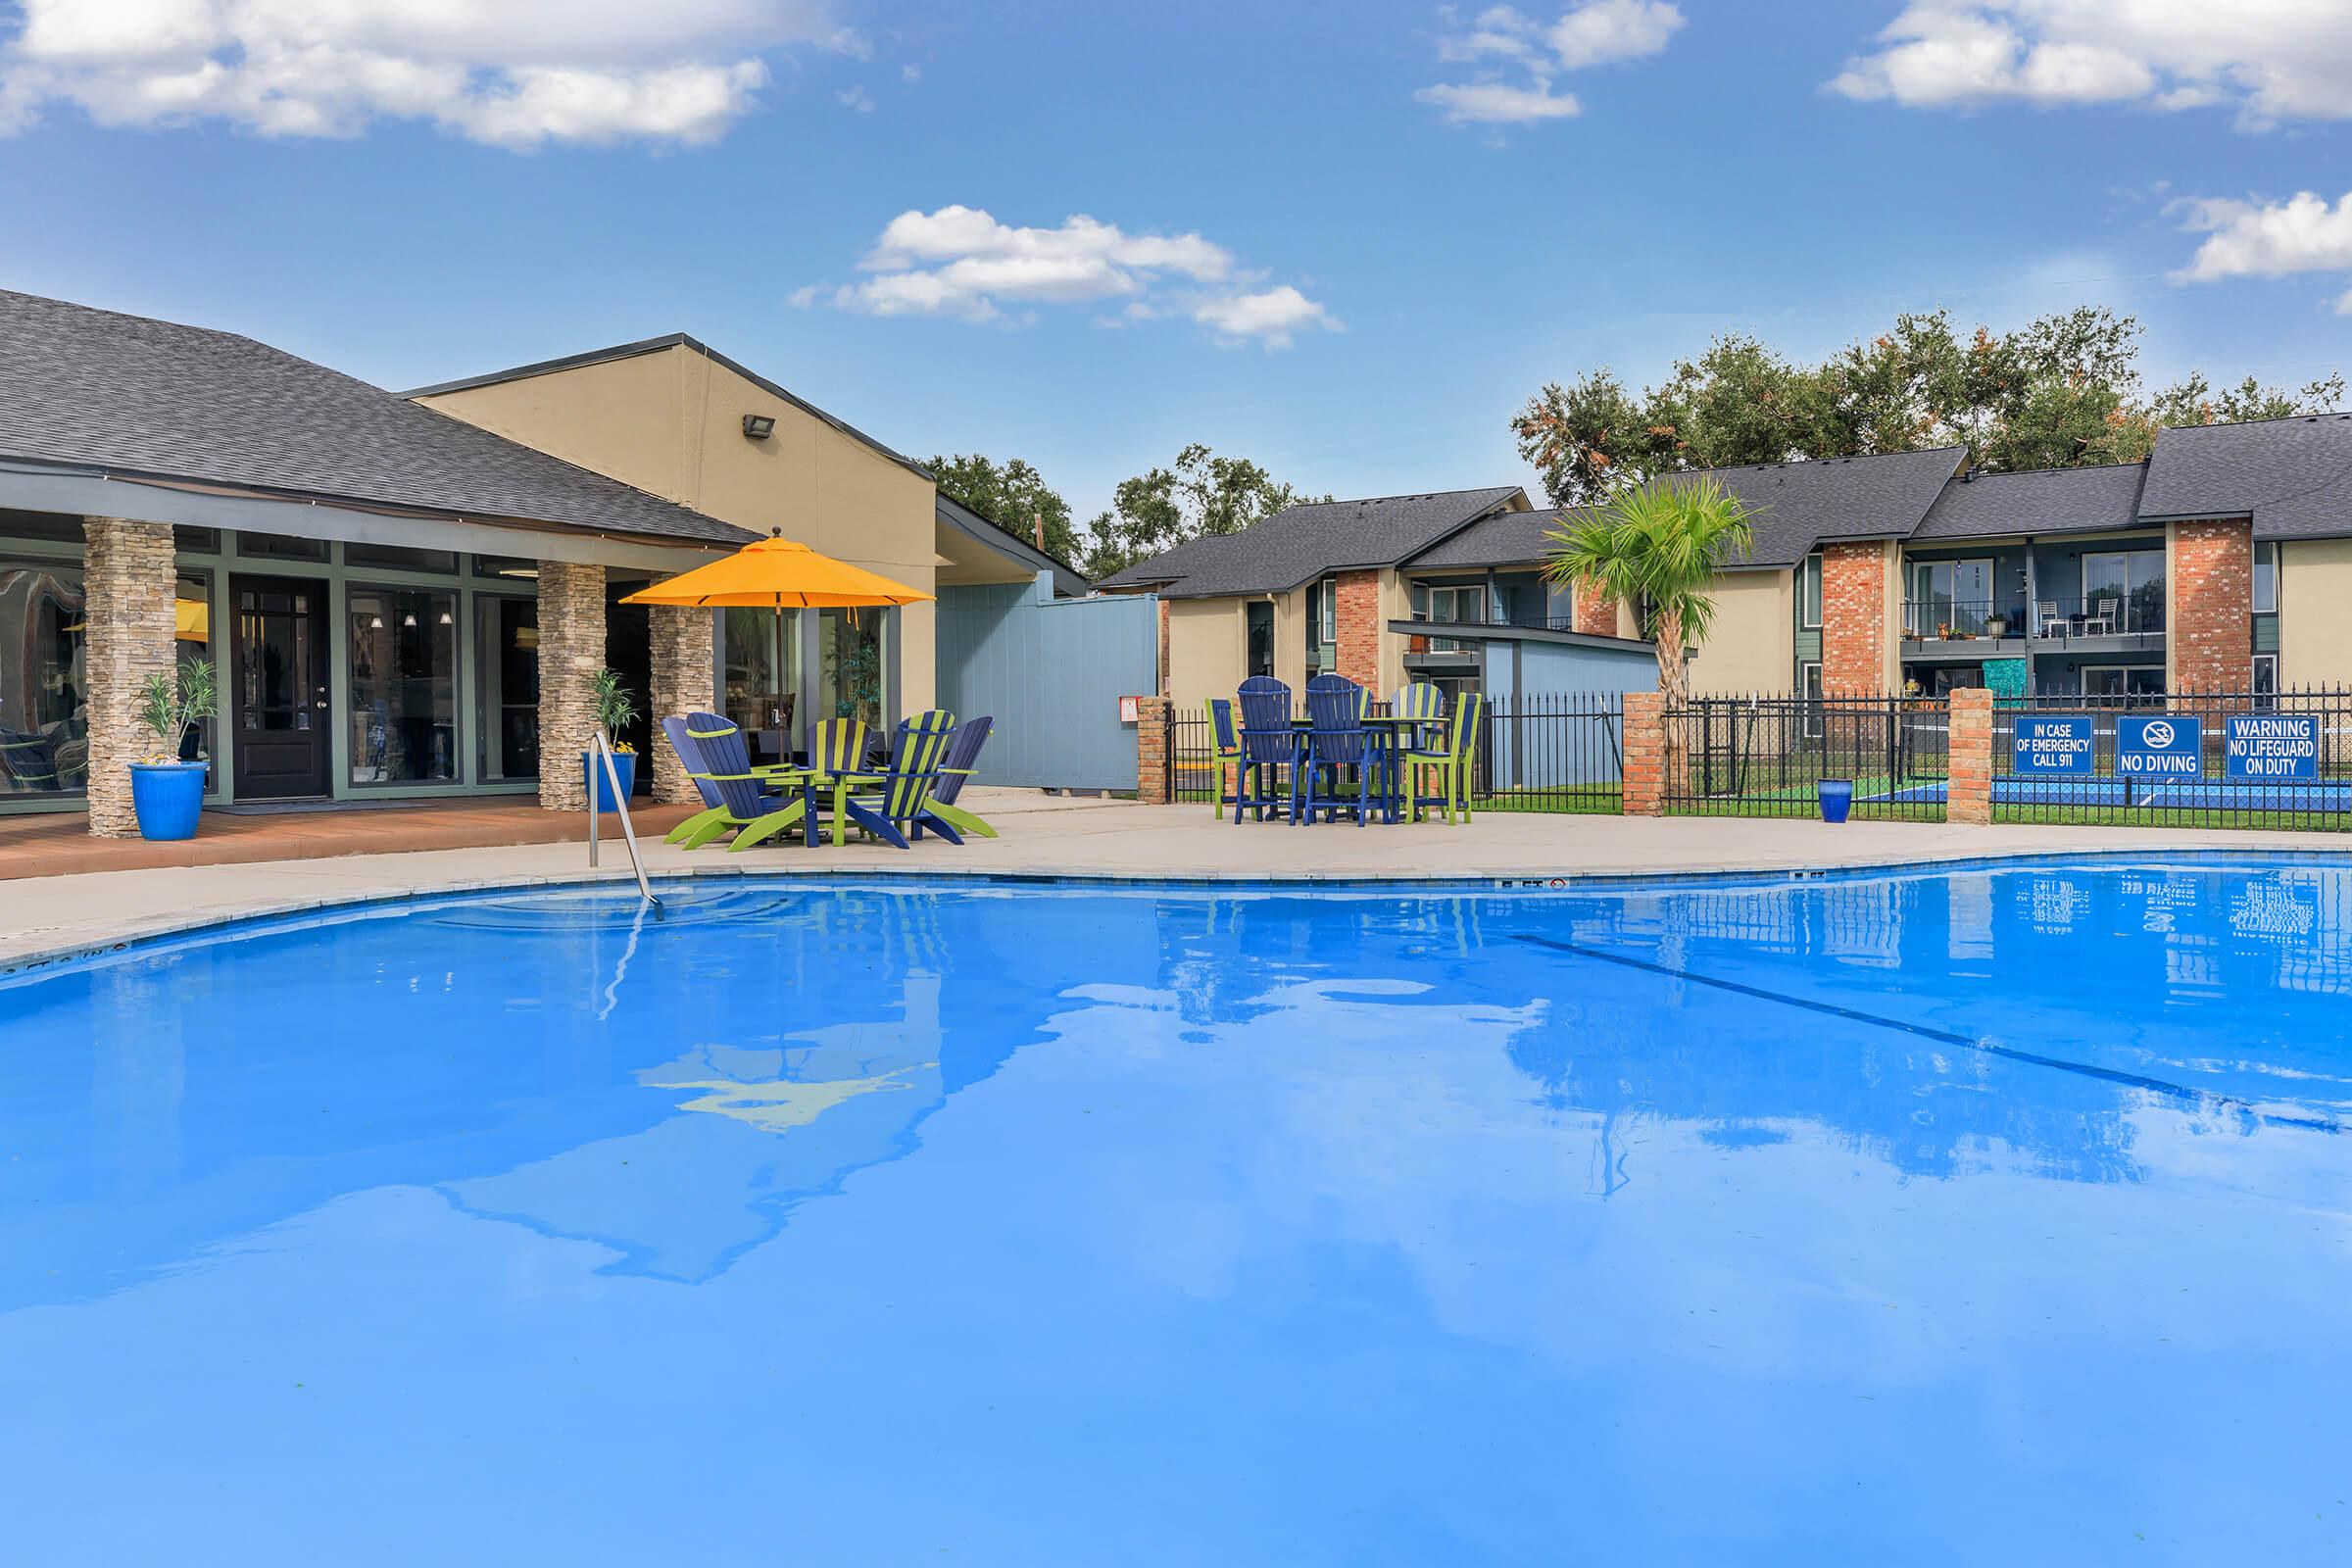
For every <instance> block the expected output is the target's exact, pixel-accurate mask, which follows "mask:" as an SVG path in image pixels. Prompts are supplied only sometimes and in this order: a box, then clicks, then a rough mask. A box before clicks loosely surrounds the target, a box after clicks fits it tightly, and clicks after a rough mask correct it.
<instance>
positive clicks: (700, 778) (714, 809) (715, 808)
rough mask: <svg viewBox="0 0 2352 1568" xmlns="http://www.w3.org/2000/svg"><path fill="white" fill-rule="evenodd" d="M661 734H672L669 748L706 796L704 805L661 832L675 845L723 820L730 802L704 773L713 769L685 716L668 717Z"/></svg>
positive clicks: (666, 841)
mask: <svg viewBox="0 0 2352 1568" xmlns="http://www.w3.org/2000/svg"><path fill="white" fill-rule="evenodd" d="M662 734H664V735H666V736H668V737H669V749H670V750H671V751H672V752H674V753H676V754H677V759H678V766H679V767H681V768H683V769H684V770H685V773H686V776H687V777H688V778H690V779H692V780H694V792H695V793H696V794H697V795H700V796H701V797H702V798H703V809H701V810H699V811H697V812H695V813H694V815H692V816H690V817H688V818H686V820H684V821H683V822H680V823H679V824H678V825H677V826H675V827H673V828H671V829H670V830H669V831H668V832H667V833H664V834H662V843H664V844H676V843H679V842H680V841H682V840H685V839H689V838H692V837H693V836H694V834H695V832H696V830H697V829H699V828H702V827H705V826H707V825H708V824H710V823H711V822H716V821H719V820H722V819H723V818H724V817H725V816H726V814H727V803H726V802H725V801H724V800H723V799H721V798H720V796H719V793H718V786H717V785H715V784H713V783H711V780H710V779H708V778H706V777H705V776H704V775H705V774H707V773H709V772H710V771H711V769H710V767H709V766H708V765H707V764H706V763H705V762H704V760H703V749H702V746H701V744H700V743H699V742H697V741H696V740H695V738H694V732H693V731H692V730H691V729H690V728H689V727H688V725H687V721H686V720H685V719H683V718H665V719H663V720H662Z"/></svg>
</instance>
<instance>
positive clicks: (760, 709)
mask: <svg viewBox="0 0 2352 1568" xmlns="http://www.w3.org/2000/svg"><path fill="white" fill-rule="evenodd" d="M878 613H879V612H876V611H870V610H869V611H867V612H866V615H867V618H869V619H871V618H872V617H874V616H875V615H876V614H878ZM720 615H721V616H722V618H721V620H720V621H719V637H720V639H721V645H720V650H719V653H720V658H721V660H722V661H723V665H722V667H723V670H724V675H725V678H724V680H723V681H722V683H721V698H720V701H721V705H722V708H723V711H724V712H725V713H726V716H727V717H728V718H729V719H730V720H732V721H733V722H734V724H735V725H736V726H737V727H738V728H740V729H741V730H742V731H743V732H744V733H745V734H746V735H748V736H749V737H751V747H752V755H753V757H754V759H755V760H761V761H768V760H775V759H776V758H777V757H779V756H780V755H781V754H782V753H784V752H789V751H792V750H793V749H794V748H795V746H796V745H797V742H796V741H795V739H794V734H793V731H794V725H795V720H796V718H797V715H796V714H795V713H794V711H793V709H794V706H795V704H796V702H797V700H798V699H797V695H796V694H797V693H798V692H799V691H800V686H801V680H800V674H801V661H800V649H801V643H800V637H801V613H800V612H799V611H797V610H788V611H786V612H785V613H783V614H781V615H779V614H777V613H775V612H774V611H773V610H756V609H746V608H743V607H740V606H739V607H737V608H736V609H733V610H726V611H721V612H720ZM817 716H818V717H819V718H822V717H825V716H826V715H825V714H822V713H819V714H818V715H817Z"/></svg>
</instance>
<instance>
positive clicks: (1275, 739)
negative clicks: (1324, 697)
mask: <svg viewBox="0 0 2352 1568" xmlns="http://www.w3.org/2000/svg"><path fill="white" fill-rule="evenodd" d="M1234 695H1235V697H1236V698H1237V699H1238V700H1239V702H1240V704H1241V709H1242V727H1241V729H1240V730H1239V731H1238V732H1237V733H1236V736H1235V739H1236V740H1237V741H1239V742H1240V744H1241V749H1242V755H1241V757H1240V759H1239V761H1238V764H1237V766H1236V768H1235V771H1234V784H1233V819H1234V820H1235V821H1236V822H1239V821H1240V820H1241V819H1242V815H1243V813H1244V812H1245V811H1255V812H1256V813H1257V819H1258V820H1259V821H1260V822H1262V821H1264V820H1265V819H1266V811H1267V809H1269V808H1271V809H1275V810H1282V809H1285V808H1286V807H1288V806H1289V804H1290V785H1291V779H1290V777H1289V775H1290V774H1292V773H1294V772H1296V771H1297V768H1298V762H1299V731H1298V728H1297V727H1296V726H1295V725H1293V724H1292V723H1291V689H1290V687H1288V686H1286V685H1284V684H1283V683H1282V682H1281V681H1278V680H1276V679H1275V678H1274V677H1273V676H1271V675H1252V676H1250V678H1249V679H1248V680H1246V681H1244V682H1242V686H1241V690H1240V691H1238V692H1236V693H1235V694H1234ZM1277 789H1279V790H1280V791H1281V793H1279V794H1277V793H1275V791H1276V790H1277Z"/></svg>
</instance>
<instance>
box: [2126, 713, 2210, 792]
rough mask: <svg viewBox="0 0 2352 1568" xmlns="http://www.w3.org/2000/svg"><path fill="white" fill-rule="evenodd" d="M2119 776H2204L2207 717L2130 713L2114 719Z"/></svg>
mask: <svg viewBox="0 0 2352 1568" xmlns="http://www.w3.org/2000/svg"><path fill="white" fill-rule="evenodd" d="M2115 772H2116V776H2117V777H2118V778H2202V777H2203V776H2204V774H2205V720H2203V719H2202V718H2192V717H2184V716H2182V715H2180V714H2178V713H2127V714H2125V715H2124V716H2123V717H2121V718H2118V719H2117V720H2116V721H2115Z"/></svg>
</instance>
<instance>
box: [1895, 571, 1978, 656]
mask: <svg viewBox="0 0 2352 1568" xmlns="http://www.w3.org/2000/svg"><path fill="white" fill-rule="evenodd" d="M1992 609H1993V606H1992V562H1991V561H1990V560H1988V559H1987V560H1977V561H1922V562H1920V563H1918V564H1915V565H1914V566H1913V567H1912V568H1911V613H1910V617H1909V618H1910V624H1909V625H1908V626H1907V627H1906V628H1904V629H1905V631H1906V632H1907V633H1908V634H1909V635H1910V636H1913V637H1982V636H1983V635H1984V634H1985V618H1986V617H1987V616H1989V615H1990V614H1991V613H1992Z"/></svg>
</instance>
